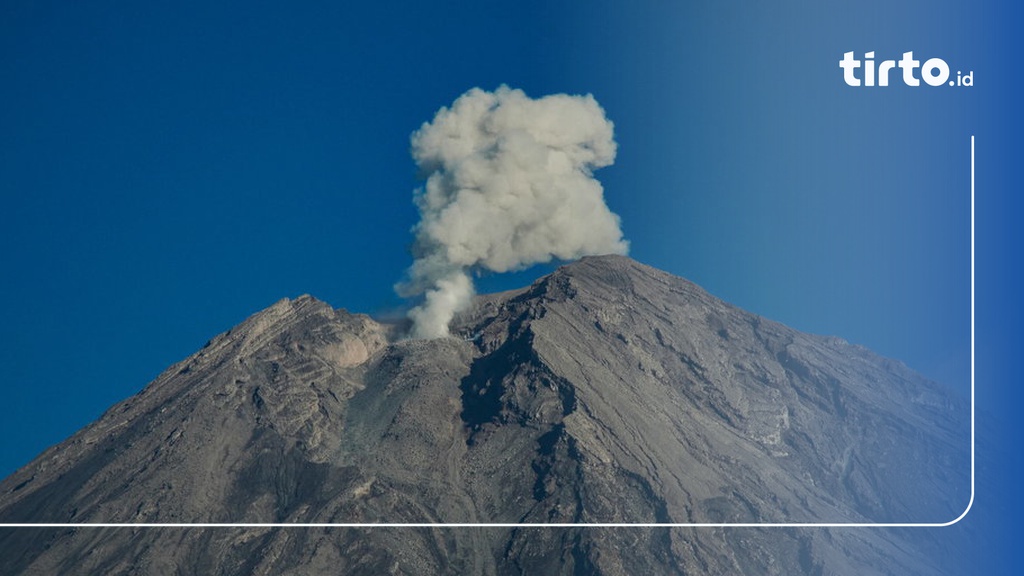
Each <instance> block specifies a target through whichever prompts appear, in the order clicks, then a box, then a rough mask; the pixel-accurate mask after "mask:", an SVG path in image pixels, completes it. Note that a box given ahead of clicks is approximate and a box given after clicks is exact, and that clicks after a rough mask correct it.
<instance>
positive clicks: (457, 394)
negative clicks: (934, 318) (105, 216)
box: [0, 256, 969, 574]
mask: <svg viewBox="0 0 1024 576" xmlns="http://www.w3.org/2000/svg"><path fill="white" fill-rule="evenodd" d="M396 330H397V328H396V327H394V326H390V325H386V324H382V323H379V322H376V321H374V320H373V319H371V318H369V317H367V316H365V315H359V314H350V313H348V312H346V311H344V310H336V309H333V308H332V307H331V306H329V305H327V304H326V303H324V302H321V301H319V300H316V299H315V298H312V297H310V296H300V297H298V298H295V299H283V300H281V301H279V302H277V303H275V304H274V305H272V306H270V307H269V308H267V309H266V310H264V311H262V312H259V313H257V314H254V315H253V316H251V317H250V318H248V319H247V320H245V321H244V322H242V323H241V324H240V325H239V326H237V327H235V328H233V329H232V330H230V331H228V332H226V333H224V334H222V335H220V336H218V337H216V338H214V339H212V340H211V341H210V342H209V343H208V344H207V345H206V346H205V347H204V348H203V349H202V350H200V351H198V352H197V353H196V354H194V355H192V356H190V357H189V358H187V359H185V360H184V361H182V362H180V363H179V364H176V365H175V366H172V367H171V368H170V369H168V370H167V371H166V372H165V373H164V374H162V375H161V376H160V377H159V378H157V380H155V381H154V382H153V383H151V384H150V385H149V386H147V387H146V388H145V389H144V390H143V391H142V392H140V393H139V394H138V395H136V396H134V397H133V398H130V399H128V400H126V401H124V402H122V403H120V404H118V405H116V406H114V407H113V408H111V409H110V410H109V411H108V412H107V413H106V414H104V416H103V417H102V418H101V419H100V420H98V421H97V422H95V423H93V424H91V425H90V426H88V427H86V428H85V429H83V430H82V431H80V432H79V433H78V434H76V435H75V436H73V437H72V438H70V439H69V440H67V441H66V442H64V443H62V444H61V445H59V446H56V447H54V448H52V449H50V450H49V451H47V452H46V453H44V454H43V455H41V456H40V457H39V458H37V459H36V460H35V461H33V462H32V463H30V464H29V465H28V466H26V467H25V468H23V469H21V470H19V471H18V472H16V473H15V474H14V475H12V476H11V477H9V478H8V479H7V480H4V481H3V482H0V521H4V522H285V523H296V522H508V523H517V522H526V523H549V522H568V523H590V522H659V523H701V522H716V523H717V522H730V523H734V522H744V523H759V522H881V521H890V522H891V521H916V522H922V521H946V520H949V519H950V518H952V517H955V516H956V514H958V513H959V512H960V511H961V510H962V509H963V505H964V504H965V503H966V499H967V497H968V496H969V492H968V488H967V487H968V484H967V479H966V476H965V472H966V471H967V470H969V468H968V465H969V461H968V459H967V452H966V448H967V438H968V436H967V434H966V424H967V420H966V417H965V416H966V414H967V411H966V409H965V407H964V405H963V402H961V401H958V400H957V399H955V398H951V397H949V395H948V394H946V393H945V392H944V391H943V390H942V389H940V388H939V387H937V386H936V385H934V384H933V383H931V382H928V381H927V380H925V379H924V378H921V377H920V376H918V375H916V374H914V373H913V372H911V371H910V370H908V369H907V368H906V367H904V366H902V365H899V364H898V363H895V362H892V361H888V360H886V359H883V358H880V357H878V356H875V355H873V354H872V353H870V352H869V351H867V350H865V349H863V348H861V347H855V346H850V345H848V344H846V343H845V342H842V341H841V340H838V339H830V338H823V337H819V336H812V335H807V334H803V333H800V332H797V331H795V330H792V329H790V328H788V327H786V326H783V325H781V324H778V323H776V322H772V321H770V320H767V319H764V318H761V317H759V316H756V315H754V314H750V313H748V312H744V311H742V310H740V309H738V308H736V307H734V306H731V305H729V304H726V303H724V302H722V301H721V300H718V299H717V298H715V297H713V296H711V295H710V294H708V293H707V292H705V291H704V290H702V289H700V288H699V287H697V286H696V285H694V284H692V283H690V282H688V281H686V280H683V279H681V278H677V277H674V276H671V275H669V274H667V273H665V272H662V271H659V270H657V269H654V268H651V267H649V266H645V265H643V264H640V263H638V262H635V261H634V260H631V259H629V258H625V257H621V256H598V257H588V258H584V259H582V260H580V261H578V262H574V263H571V264H568V265H566V266H563V267H562V268H560V269H558V270H557V271H555V272H553V273H552V274H550V275H548V276H546V277H544V278H541V279H539V280H538V281H537V282H535V283H534V284H533V285H532V286H530V287H527V288H523V289H521V290H516V291H511V292H506V293H502V294H495V295H485V296H481V297H479V298H477V300H476V301H475V304H474V306H473V308H472V309H471V310H468V311H466V312H464V313H463V314H461V315H460V316H459V317H458V318H456V320H455V322H454V323H453V333H455V334H459V335H460V336H462V338H442V339H435V340H400V339H396V338H395V335H396V333H395V331H396ZM926 474H927V478H925V475H926ZM26 534H28V533H26V532H7V533H5V532H0V572H4V573H21V572H32V571H37V572H38V571H46V570H47V567H49V568H53V567H55V566H63V567H74V569H77V570H80V571H81V572H82V573H89V572H103V573H127V572H128V571H129V570H130V569H133V570H134V569H138V570H140V571H141V572H143V573H146V572H151V573H157V572H161V571H162V570H161V568H160V567H166V566H182V565H184V564H182V563H186V564H187V565H189V566H192V567H193V568H194V571H198V572H219V573H225V574H247V573H284V572H289V571H292V572H295V571H303V572H306V571H308V572H322V571H326V570H338V569H342V570H345V571H351V572H356V573H367V574H370V573H379V572H384V571H394V570H398V571H404V572H407V573H412V572H424V571H426V572H475V573H483V574H496V573H510V572H536V573H573V572H576V573H580V572H584V573H594V574H621V573H625V572H626V569H625V568H624V567H626V566H628V567H631V568H630V569H631V570H632V571H642V572H654V573H691V572H701V573H709V574H732V573H736V572H767V571H769V570H776V571H779V572H781V573H815V572H821V573H881V574H914V573H922V574H924V573H939V572H941V568H942V566H941V565H940V564H939V563H937V561H935V560H934V558H929V557H928V556H927V555H923V554H921V555H915V554H913V553H911V552H909V550H911V547H910V546H909V544H908V543H907V542H905V541H898V542H895V541H889V540H887V538H889V536H890V535H888V534H886V535H884V536H885V537H883V535H881V534H879V533H874V532H855V531H843V532H824V531H814V532H799V531H758V530H749V531H726V532H725V533H724V534H726V536H725V537H724V538H723V537H720V535H721V534H722V533H718V532H716V533H715V534H719V536H716V535H715V534H712V533H710V532H699V531H682V530H673V531H670V532H666V531H653V530H640V529H636V530H628V531H614V530H611V531H587V530H582V529H564V530H556V529H552V530H544V531H526V530H515V529H502V530H497V529H495V530H489V531H472V530H458V529H441V528H438V529H436V530H431V531H420V532H408V531H391V530H373V531H351V530H347V531H346V530H342V531H326V532H316V533H314V532H308V531H307V532H297V531H288V530H280V529H260V530H249V531H239V532H232V535H229V534H226V533H217V534H214V535H210V536H209V537H202V538H186V539H181V538H177V539H175V540H174V542H175V543H174V544H172V545H167V546H158V545H156V542H157V541H158V539H160V538H162V537H165V536H167V534H164V532H163V531H161V530H157V529H154V530H151V531H147V532H142V533H140V534H139V535H137V536H136V535H132V533H130V532H128V531H120V532H118V531H115V532H111V533H104V534H105V535H104V542H103V547H102V549H99V548H97V545H98V544H97V541H96V538H97V537H98V536H96V534H99V533H94V532H88V531H82V532H71V533H66V532H60V531H55V532H53V533H52V534H51V535H50V536H48V538H50V540H46V539H43V540H39V539H32V538H30V537H29V536H27V535H26ZM894 537H895V536H894ZM97 550H99V551H97ZM260 550H274V551H275V552H274V553H273V554H267V553H262V552H259V551H260ZM14 551H16V553H15V552H14ZM877 551H882V552H881V553H880V554H881V555H882V557H884V559H885V560H884V561H875V560H873V559H874V558H876V557H878V554H879V553H878V552H877ZM117 566H122V567H124V568H123V569H121V568H116V567H117ZM127 567H131V568H127ZM139 567H141V568H139ZM396 567H397V568H396ZM163 571H166V570H163Z"/></svg>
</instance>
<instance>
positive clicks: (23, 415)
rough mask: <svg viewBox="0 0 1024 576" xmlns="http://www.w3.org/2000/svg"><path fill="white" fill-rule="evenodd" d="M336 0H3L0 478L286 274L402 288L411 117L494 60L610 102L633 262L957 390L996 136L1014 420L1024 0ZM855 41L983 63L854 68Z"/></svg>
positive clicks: (382, 296)
mask: <svg viewBox="0 0 1024 576" xmlns="http://www.w3.org/2000/svg"><path fill="white" fill-rule="evenodd" d="M347 4H348V3H344V4H343V3H333V2H323V3H318V2H311V3H302V5H301V6H299V5H286V4H284V3H270V2H237V3H228V2H217V3H211V2H176V3H173V5H169V6H161V5H159V4H158V3H127V2H89V3H67V2H59V3H55V2H27V1H21V0H14V1H9V2H5V3H4V6H3V7H2V8H0V13H2V16H0V86H3V88H2V89H0V198H2V200H3V204H2V208H0V270H2V271H3V272H2V274H3V276H2V278H3V281H2V282H0V307H2V315H3V316H2V317H3V322H2V323H0V365H2V366H3V370H2V373H0V374H2V375H0V378H2V380H0V389H2V391H3V395H4V401H3V402H2V403H0V438H4V440H3V442H2V444H0V474H6V473H8V472H10V471H12V470H13V469H15V468H16V467H18V466H20V465H22V464H24V463H26V462H27V461H28V460H29V459H31V458H32V457H33V456H34V455H36V454H37V453H38V452H39V451H41V450H42V449H44V448H45V447H47V446H49V445H51V444H53V443H56V442H58V441H60V440H62V439H63V438H65V437H66V436H68V435H69V434H70V433H72V432H73V431H74V430H76V429H78V428H79V427H81V426H83V425H85V424H86V423H88V422H90V421H92V420H93V419H95V418H96V417H97V416H99V414H100V413H102V411H103V410H104V409H105V408H106V407H108V406H110V405H111V404H113V403H114V402H116V401H118V400H121V399H123V398H125V397H127V396H129V395H131V394H133V393H135V392H137V391H138V390H139V389H141V388H142V387H143V386H144V385H145V384H146V383H147V382H148V381H149V380H151V379H152V378H154V377H155V376H156V375H157V374H158V373H159V372H160V371H162V370H163V369H164V368H165V367H167V366H168V365H169V364H171V363H173V362H175V361H177V360H179V359H181V358H183V357H184V356H186V355H188V354H190V353H191V352H193V351H194V350H196V349H197V348H198V347H200V346H201V345H202V344H203V343H204V342H205V341H206V340H208V339H209V338H210V337H212V336H213V335H215V334H217V333H219V332H222V331H224V330H226V329H228V328H230V327H231V326H233V325H234V324H236V323H237V322H239V321H241V320H242V319H244V318H245V317H246V316H248V315H249V314H252V313H254V312H256V311H258V310H260V309H262V308H264V307H266V306H268V305H270V304H271V303H273V302H274V301H276V300H277V299H279V298H281V297H285V296H297V295H299V294H303V293H311V294H313V295H315V296H317V297H318V298H320V299H323V300H326V301H327V302H329V303H331V304H332V305H334V306H336V307H344V308H348V309H350V310H353V311H360V312H370V313H386V312H389V311H393V310H395V309H396V308H398V307H400V306H401V305H402V301H401V300H399V299H398V298H397V297H395V296H394V294H393V292H392V285H393V284H394V283H395V282H396V281H397V280H399V279H400V277H401V275H402V273H403V271H404V269H405V268H406V266H408V264H409V263H410V256H409V254H408V247H409V245H410V242H411V240H412V236H411V234H410V233H409V229H410V227H411V226H412V225H413V224H414V222H415V219H416V213H415V209H414V207H413V205H412V203H411V194H412V190H413V189H414V188H415V187H416V186H417V185H418V184H419V182H418V181H417V179H416V173H415V165H414V164H413V162H412V160H411V159H410V157H409V134H410V133H411V132H412V131H413V130H415V129H416V128H418V127H419V126H420V125H421V124H422V123H423V122H425V121H428V120H430V119H431V118H432V116H433V114H434V113H435V112H436V110H437V109H438V108H439V107H441V106H444V105H448V104H450V103H451V102H452V101H453V100H454V99H455V98H456V97H457V96H459V95H460V94H462V93H463V92H465V91H466V90H468V89H469V88H471V87H474V86H479V87H481V88H484V89H488V90H492V89H494V88H496V87H497V86H498V85H500V84H508V85H509V86H512V87H515V88H521V89H523V90H524V91H526V93H527V94H529V95H531V96H534V97H539V96H542V95H545V94H549V93H556V92H567V93H573V94H585V93H592V94H593V95H594V96H595V98H596V99H597V100H598V102H600V103H601V104H602V105H603V107H604V108H605V111H606V113H607V116H608V117H609V118H610V119H611V120H612V121H613V122H614V123H615V126H616V137H617V141H618V143H619V155H618V158H617V161H616V163H615V165H613V166H611V167H608V168H605V169H602V170H600V171H598V172H597V173H596V175H597V177H598V178H599V179H600V180H601V181H602V183H603V185H604V188H605V193H606V199H607V202H608V204H609V206H610V207H611V209H612V210H613V211H615V212H617V213H618V214H619V215H620V216H621V217H622V224H623V229H624V232H625V235H626V237H627V238H628V239H629V240H630V241H631V244H632V251H631V255H632V256H633V257H634V258H636V259H638V260H640V261H642V262H645V263H648V264H651V265H654V266H657V267H659V268H662V269H665V270H667V271H669V272H672V273H675V274H678V275H681V276H684V277H687V278H689V279H691V280H693V281H695V282H697V283H698V284H700V285H702V286H704V287H705V288H707V289H708V290H709V291H711V292H712V293H713V294H716V295H718V296H720V297H722V298H724V299H726V300H728V301H730V302H732V303H734V304H737V305H739V306H741V307H743V308H746V309H749V310H751V311H754V312H757V313H760V314H762V315H765V316H767V317H769V318H772V319H775V320H779V321H782V322H784V323H786V324H788V325H791V326H793V327H795V328H798V329H801V330H806V331H810V332H815V333H822V334H832V335H838V336H841V337H844V338H846V339H847V340H850V341H852V342H856V343H859V344H863V345H866V346H868V347H870V348H872V349H874V350H876V351H878V352H880V353H882V354H884V355H886V356H890V357H894V358H897V359H900V360H902V361H904V362H905V363H907V364H908V365H910V366H911V367H913V368H915V369H917V370H919V371H921V372H923V373H924V374H926V375H927V376H929V377H932V378H934V379H937V380H940V381H942V382H943V383H945V384H946V385H947V386H949V387H950V388H952V389H954V390H955V391H957V393H959V394H963V395H965V396H966V394H967V393H968V382H969V358H970V357H969V351H970V348H969V344H970V342H969V320H970V316H969V308H968V303H969V289H970V284H969V264H970V261H969V239H970V236H969V234H970V228H969V224H970V221H969V208H970V206H969V176H970V173H969V168H970V165H969V145H970V136H971V135H972V134H973V135H976V136H977V138H978V144H977V146H978V154H979V160H978V166H979V176H978V182H979V187H980V188H979V190H980V192H979V213H978V224H979V235H978V250H979V258H978V264H979V270H978V290H979V292H978V296H979V304H980V305H979V310H978V318H979V358H982V357H983V358H985V359H986V362H987V363H986V364H985V366H984V367H982V366H979V375H981V374H982V372H983V371H984V374H985V375H986V377H987V378H988V381H987V382H984V383H983V382H981V381H980V380H979V386H987V388H986V389H985V390H986V393H985V394H983V395H981V394H980V395H979V405H980V406H981V407H983V408H985V409H987V410H989V411H990V413H992V414H994V415H996V416H995V418H996V420H998V421H1000V422H1002V421H1004V420H1005V421H1007V422H1009V421H1012V415H1011V414H1010V413H1009V412H1008V410H1009V408H1008V407H1009V406H1014V405H1016V404H1017V403H1018V402H1019V399H1020V398H1021V394H1020V392H1018V391H1017V388H1018V387H1019V385H1020V384H1021V382H1020V376H1019V371H1015V370H1013V368H1012V364H1011V363H1009V361H1008V359H1009V358H1012V357H1013V355H1015V354H1019V346H1018V345H1019V344H1020V343H1021V338H1020V336H1019V334H1018V331H1019V330H1017V329H1016V328H1015V327H1017V326H1020V324H1021V319H1022V318H1021V308H1020V304H1019V302H1018V300H1019V298H1018V294H1020V293H1021V292H1020V288H1021V286H1020V279H1019V266H1020V262H1021V258H1020V256H1021V252H1020V246H1022V245H1024V243H1022V242H1021V238H1020V233H1019V232H1018V231H1017V228H1018V226H1017V225H1016V220H1017V219H1018V218H1019V217H1020V215H1021V201H1020V198H1019V194H1020V191H1021V175H1020V168H1019V165H1020V152H1021V143H1020V134H1021V127H1022V121H1021V115H1020V110H1019V105H1017V104H1013V103H1015V102H1019V101H1021V80H1020V78H1019V77H1018V76H1017V74H1018V70H1019V63H1018V60H1019V58H1020V56H1021V54H1022V53H1024V50H1022V49H1021V48H1022V42H1021V40H1020V39H1019V34H1018V32H1017V31H1016V30H1014V29H1013V28H1011V26H1012V23H1013V22H1018V23H1019V22H1020V21H1022V20H1021V18H1020V13H1019V10H1020V9H1019V8H1016V7H1014V6H1012V5H1011V4H1010V3H1005V2H1004V3H997V2H977V3H970V4H968V3H955V4H954V3H952V2H943V3H934V2H876V1H869V2H861V3H858V4H857V6H856V8H853V7H850V6H847V5H845V4H840V3H833V2H822V3H804V2H784V3H781V5H776V4H775V3H772V4H771V5H768V3H756V4H754V3H741V2H715V3H701V5H699V6H690V5H688V3H687V5H684V4H682V3H680V4H679V5H677V6H674V7H671V8H666V7H664V6H663V4H667V3H656V2H631V3H621V2H607V1H596V2H564V1H563V2H559V1H555V2H533V1H528V2H517V3H502V4H498V5H495V6H489V5H487V6H485V5H483V3H476V2H452V3H446V4H441V3H431V2H408V3H394V2H384V3H376V4H374V5H373V6H370V5H358V6H350V5H347ZM849 50H853V51H856V53H857V55H858V57H859V56H861V55H862V54H863V52H866V51H869V50H874V51H876V53H877V54H878V57H877V59H878V60H882V59H886V58H893V59H898V58H899V57H900V55H901V54H902V52H904V51H907V50H913V51H914V53H915V56H916V57H918V58H920V59H926V58H930V57H940V58H943V59H944V60H946V61H947V62H948V63H949V65H950V67H951V68H952V69H953V70H954V72H953V73H954V74H955V71H956V70H960V69H963V71H965V72H966V71H967V70H973V71H974V81H975V86H974V87H972V88H947V87H938V88H932V87H929V86H921V87H917V88H910V87H906V86H903V85H902V83H900V82H898V81H897V82H895V83H894V85H892V86H889V87H887V88H877V87H876V88H866V87H860V88H852V87H849V86H847V85H846V84H845V83H844V82H843V80H842V71H841V70H840V68H839V66H838V62H839V60H840V59H841V58H842V55H843V53H844V52H845V51H849ZM548 269H549V268H544V267H540V268H538V269H534V270H531V271H527V272H525V273H520V274H513V275H506V276H491V277H487V278H484V279H482V280H481V282H480V288H481V290H485V291H486V290H498V289H504V288H508V287H512V286H518V285H522V284H525V283H528V282H529V281H531V280H532V279H533V278H534V277H536V276H537V275H538V274H540V273H543V272H544V271H546V270H548ZM982 302H984V304H981V303H982ZM982 344H984V345H985V346H984V350H982V349H981V347H982ZM1000 415H1002V416H1000ZM1002 417H1005V419H1004V420H999V418H1002ZM1001 430H1002V429H1001ZM1004 432H1005V434H1004V436H1005V435H1007V434H1008V435H1010V436H1011V437H1015V438H1020V429H1019V428H1014V427H1012V426H1010V427H1008V428H1006V429H1005V430H1004ZM1018 452H1019V451H1018ZM1014 458H1015V459H1014V460H1013V462H1014V464H1013V466H1016V468H1014V469H1015V470H1017V471H1019V470H1020V458H1019V457H1018V456H1014Z"/></svg>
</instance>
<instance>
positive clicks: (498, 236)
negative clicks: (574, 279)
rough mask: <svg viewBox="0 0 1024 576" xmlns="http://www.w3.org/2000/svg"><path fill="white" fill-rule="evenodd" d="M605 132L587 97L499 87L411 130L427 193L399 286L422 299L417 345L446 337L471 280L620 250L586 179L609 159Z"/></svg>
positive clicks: (612, 221)
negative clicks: (409, 260) (482, 273)
mask: <svg viewBox="0 0 1024 576" xmlns="http://www.w3.org/2000/svg"><path fill="white" fill-rule="evenodd" d="M612 131H613V130H612V123H611V122H610V121H609V120H608V119H607V118H605V115H604V110H603V109H602V108H601V106H600V105H599V104H598V103H597V101H596V100H594V97H593V96H591V95H589V94H588V95H586V96H570V95H568V94H555V95H551V96H545V97H542V98H538V99H531V98H529V97H528V96H527V95H526V94H524V93H523V91H522V90H516V89H511V88H508V87H507V86H501V87H499V88H498V89H497V90H495V91H494V92H487V91H484V90H481V89H479V88H473V89H472V90H470V91H468V92H466V93H465V94H463V95H462V96H460V97H459V98H458V99H457V100H456V101H455V102H454V103H453V104H452V105H451V107H450V108H441V109H440V110H439V111H438V112H437V114H436V115H435V116H434V119H433V121H432V122H428V123H424V124H423V126H422V127H420V129H419V130H417V131H416V132H414V133H413V134H412V156H413V159H415V161H416V164H417V165H418V166H419V168H420V171H421V174H422V175H423V176H424V177H425V178H426V185H425V186H424V187H422V188H419V189H417V190H416V192H415V196H414V202H415V204H416V206H417V208H418V209H419V212H420V221H419V223H417V224H416V225H415V226H414V227H413V230H412V231H413V233H414V234H415V237H416V239H415V243H414V244H413V256H414V258H415V260H414V262H413V264H412V266H411V267H410V268H409V270H408V271H407V275H406V279H405V280H404V281H403V282H401V283H399V284H398V285H396V287H395V288H396V291H397V292H398V293H399V294H400V295H402V296H405V297H411V296H417V295H420V294H423V295H424V298H423V302H422V303H421V304H420V305H419V306H417V307H415V308H414V309H412V310H411V311H410V313H409V318H410V319H411V320H412V322H413V327H412V331H411V334H410V335H411V336H412V337H413V338H438V337H442V336H446V335H448V323H449V322H450V321H451V319H452V317H453V316H454V315H455V313H457V312H458V311H460V310H462V309H463V308H465V307H466V306H467V305H468V304H469V302H470V300H471V298H472V296H473V281H472V277H471V275H472V274H473V273H475V272H480V271H484V270H486V271H492V272H507V271H511V270H520V269H523V268H527V267H529V266H532V265H534V264H538V263H543V262H549V261H551V259H552V258H558V259H560V260H572V259H576V258H580V257H582V256H587V255H598V254H625V253H626V252H627V251H628V249H629V244H628V242H627V241H625V240H624V239H623V238H622V231H621V230H620V229H619V217H618V216H617V215H615V214H614V213H612V212H611V211H610V210H609V209H608V206H607V205H605V202H604V189H603V188H602V187H601V184H600V182H598V181H597V180H596V179H595V178H594V177H593V175H592V171H593V170H595V169H597V168H601V167H603V166H608V165H610V164H611V163H612V162H613V161H614V159H615V140H614V139H613V137H612Z"/></svg>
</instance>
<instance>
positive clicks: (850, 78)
mask: <svg viewBox="0 0 1024 576" xmlns="http://www.w3.org/2000/svg"><path fill="white" fill-rule="evenodd" d="M862 64H863V73H862V74H860V75H859V76H858V74H857V70H858V69H860V68H861V67H862V66H861V65H862ZM839 67H840V68H842V69H843V80H845V81H846V84H847V85H849V86H861V85H862V84H861V81H862V80H863V85H864V86H888V85H889V73H890V72H892V69H893V68H896V67H899V68H900V70H902V74H901V76H902V77H903V83H904V84H906V85H907V86H920V85H921V80H924V83H925V84H927V85H929V86H942V85H943V84H949V85H950V86H974V71H973V70H968V71H967V73H966V74H962V73H961V72H960V70H957V71H956V80H951V79H950V78H949V64H946V61H945V60H943V59H942V58H929V59H928V60H925V61H924V64H921V61H920V60H914V53H913V52H904V53H903V58H902V59H901V60H900V61H899V62H896V61H895V60H882V62H881V63H879V64H878V67H877V70H876V68H875V53H874V52H865V53H864V61H863V62H861V61H860V60H857V59H855V58H854V57H853V52H847V53H845V54H843V59H842V60H840V61H839ZM917 70H920V71H921V75H920V77H918V76H915V72H916V71H917ZM897 74H899V73H897ZM876 81H877V84H876Z"/></svg>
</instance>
